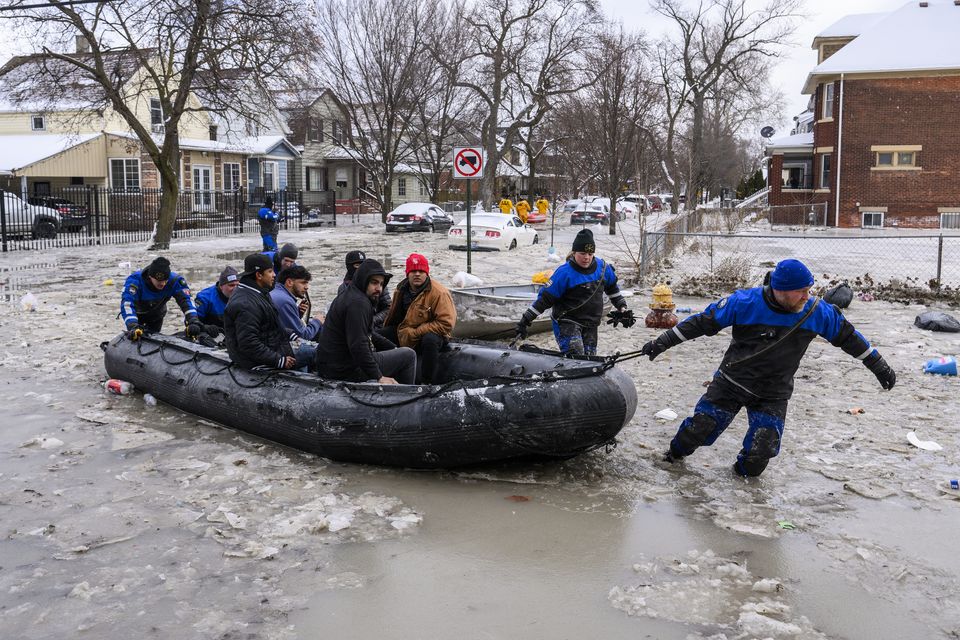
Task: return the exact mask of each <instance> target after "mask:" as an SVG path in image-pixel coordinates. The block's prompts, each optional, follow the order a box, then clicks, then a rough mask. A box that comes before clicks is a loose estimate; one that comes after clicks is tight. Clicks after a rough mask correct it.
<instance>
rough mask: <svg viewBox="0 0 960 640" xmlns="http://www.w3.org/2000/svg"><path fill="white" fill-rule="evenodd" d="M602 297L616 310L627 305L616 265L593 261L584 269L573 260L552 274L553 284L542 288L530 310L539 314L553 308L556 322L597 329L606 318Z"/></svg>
mask: <svg viewBox="0 0 960 640" xmlns="http://www.w3.org/2000/svg"><path fill="white" fill-rule="evenodd" d="M603 294H606V295H607V296H608V297H609V298H610V302H612V303H613V306H615V307H616V308H618V309H621V308H623V307H626V306H627V303H626V301H625V300H624V299H623V295H621V293H620V287H618V286H617V273H616V271H614V269H613V265H610V264H607V263H606V262H604V261H603V260H601V259H600V258H594V260H593V263H592V264H591V265H590V266H588V267H586V268H583V267H581V266H580V265H578V264H577V263H576V262H574V261H573V258H570V259H569V260H567V261H566V262H565V263H563V264H562V265H560V266H559V267H557V270H556V271H554V272H553V275H552V276H551V277H550V284H549V285H548V286H546V287H544V288H542V289H540V294H539V295H538V296H537V300H536V302H534V303H533V304H532V305H530V309H532V310H533V312H534V313H535V314H536V315H540V314H541V313H543V312H544V311H546V310H547V309H550V308H552V309H553V314H552V317H553V319H554V320H555V321H560V320H567V321H570V322H575V323H576V324H579V325H580V326H583V327H597V326H600V321H601V320H602V319H603Z"/></svg>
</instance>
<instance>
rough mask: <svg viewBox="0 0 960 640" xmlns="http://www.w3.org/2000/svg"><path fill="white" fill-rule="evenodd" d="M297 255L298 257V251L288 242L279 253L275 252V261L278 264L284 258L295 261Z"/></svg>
mask: <svg viewBox="0 0 960 640" xmlns="http://www.w3.org/2000/svg"><path fill="white" fill-rule="evenodd" d="M298 255H300V250H299V249H297V245H295V244H293V243H292V242H288V243H286V244H285V245H283V246H282V247H280V251H278V252H277V261H278V262H279V261H280V260H283V259H284V258H290V259H291V260H296V259H297V256H298Z"/></svg>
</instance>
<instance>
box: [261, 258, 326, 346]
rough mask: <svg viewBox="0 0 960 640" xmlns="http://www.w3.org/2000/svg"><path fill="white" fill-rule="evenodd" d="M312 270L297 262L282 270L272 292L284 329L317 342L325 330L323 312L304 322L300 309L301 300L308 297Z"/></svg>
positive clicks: (271, 295)
mask: <svg viewBox="0 0 960 640" xmlns="http://www.w3.org/2000/svg"><path fill="white" fill-rule="evenodd" d="M310 279H311V275H310V272H309V271H307V268H306V267H304V266H303V265H299V264H295V265H293V266H292V267H287V268H286V269H284V270H283V271H281V272H280V275H279V276H278V277H277V282H276V284H275V285H274V287H273V291H271V292H270V299H271V300H272V301H273V306H275V307H276V308H277V313H278V314H279V315H280V326H281V327H283V330H284V331H287V332H289V333H295V334H297V335H298V336H299V337H300V338H301V339H302V340H311V341H313V342H316V340H317V337H318V336H319V335H320V332H321V331H322V330H323V314H322V313H321V314H317V315H315V316H313V317H312V318H310V321H309V322H304V320H303V317H302V316H301V311H300V302H301V301H302V300H305V299H306V298H307V291H309V290H310Z"/></svg>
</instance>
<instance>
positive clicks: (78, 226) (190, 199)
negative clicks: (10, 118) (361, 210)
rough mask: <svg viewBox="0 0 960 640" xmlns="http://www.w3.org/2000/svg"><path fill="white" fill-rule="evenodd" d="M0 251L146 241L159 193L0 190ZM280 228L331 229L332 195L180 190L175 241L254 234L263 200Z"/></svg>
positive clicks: (87, 189)
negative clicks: (31, 193)
mask: <svg viewBox="0 0 960 640" xmlns="http://www.w3.org/2000/svg"><path fill="white" fill-rule="evenodd" d="M2 196H3V197H2V198H0V242H2V251H4V252H8V251H21V250H38V249H46V248H51V247H71V246H91V245H104V244H123V243H128V242H143V241H148V240H150V239H151V238H152V237H153V234H154V228H155V227H156V223H157V218H158V215H159V212H160V198H161V192H160V190H159V189H138V190H114V189H105V188H102V187H96V186H84V187H67V188H64V189H60V190H54V191H53V192H51V193H49V194H45V195H35V196H29V197H27V198H26V200H24V199H23V198H21V197H20V195H18V194H15V193H10V192H2ZM267 197H270V198H272V199H273V202H274V205H273V209H274V211H276V212H277V213H279V214H280V216H281V220H282V222H281V225H282V227H283V228H284V229H286V230H297V229H299V228H300V227H310V226H321V225H336V195H335V192H333V191H320V192H310V191H308V192H304V191H286V190H281V191H272V192H264V191H263V190H258V191H256V192H255V193H247V192H246V191H245V190H242V189H241V190H239V191H181V192H180V193H179V194H178V195H177V211H176V217H175V219H174V225H173V237H174V238H185V237H191V236H227V235H234V234H241V233H255V232H257V231H258V230H259V223H258V221H257V211H258V210H259V209H260V207H261V206H263V202H264V200H265V199H266V198H267Z"/></svg>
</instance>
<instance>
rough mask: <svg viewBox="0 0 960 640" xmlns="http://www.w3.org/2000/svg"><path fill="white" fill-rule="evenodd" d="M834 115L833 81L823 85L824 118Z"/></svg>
mask: <svg viewBox="0 0 960 640" xmlns="http://www.w3.org/2000/svg"><path fill="white" fill-rule="evenodd" d="M832 117H833V83H832V82H828V83H827V84H825V85H823V119H824V120H826V119H827V118H832Z"/></svg>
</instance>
